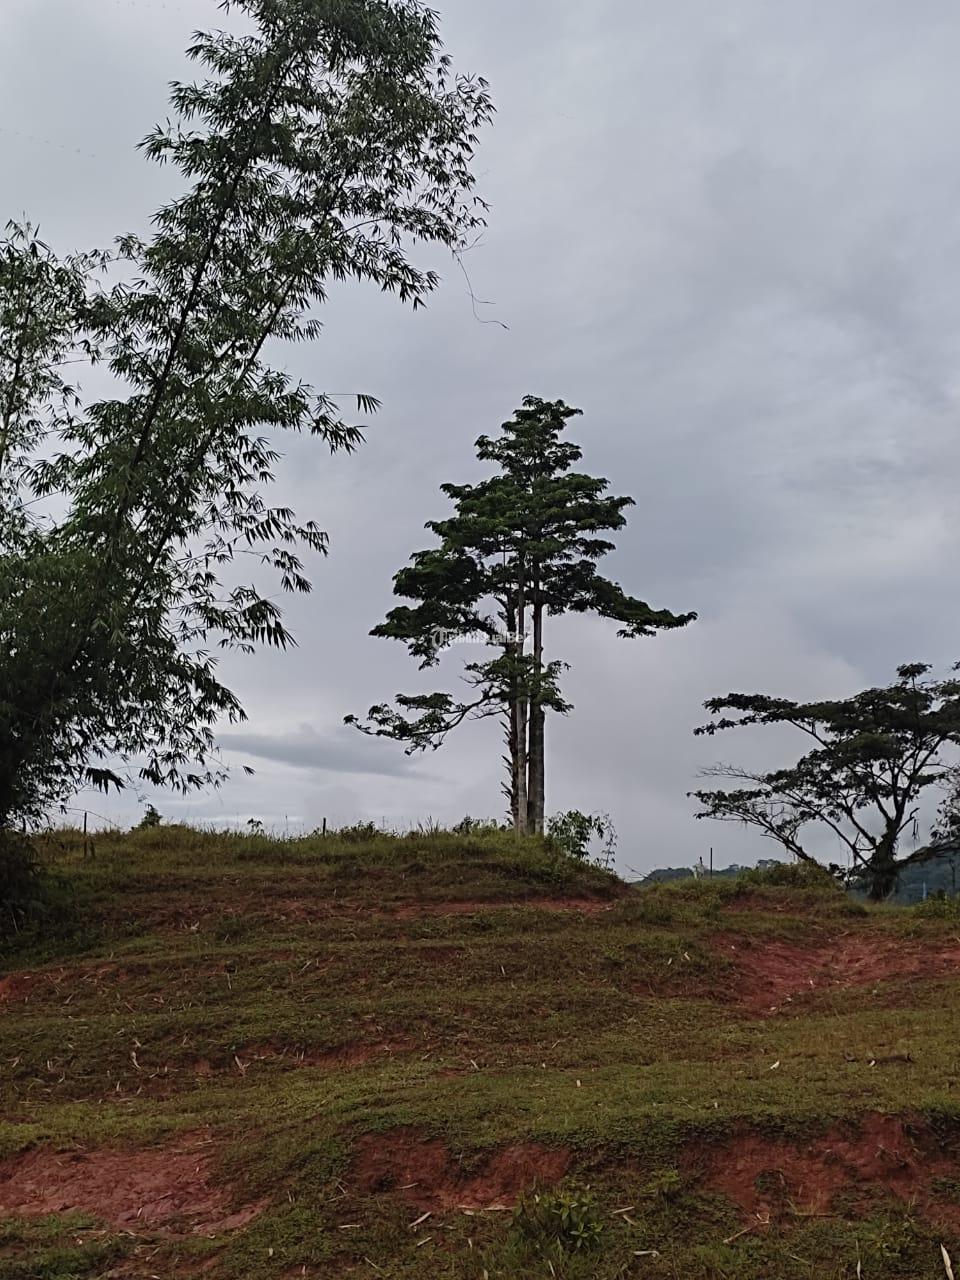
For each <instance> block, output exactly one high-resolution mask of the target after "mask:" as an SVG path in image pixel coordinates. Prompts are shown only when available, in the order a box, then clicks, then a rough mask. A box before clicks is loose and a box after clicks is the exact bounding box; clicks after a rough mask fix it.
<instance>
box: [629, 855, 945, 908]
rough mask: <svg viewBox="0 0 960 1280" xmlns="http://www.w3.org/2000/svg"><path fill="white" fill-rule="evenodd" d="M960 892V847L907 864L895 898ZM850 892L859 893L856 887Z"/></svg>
mask: <svg viewBox="0 0 960 1280" xmlns="http://www.w3.org/2000/svg"><path fill="white" fill-rule="evenodd" d="M782 865H784V863H783V860H782V859H779V858H761V859H760V861H759V862H758V863H757V864H756V866H757V867H758V868H760V869H765V868H767V867H776V866H782ZM746 870H748V868H747V867H741V866H739V865H738V864H737V863H736V862H733V863H731V864H730V865H729V866H728V867H715V868H714V870H713V873H712V874H713V875H714V876H727V877H729V876H738V875H739V874H740V873H741V871H746ZM710 874H711V873H710V872H709V871H707V872H706V875H707V876H709V875H710ZM694 875H695V872H694V868H693V867H658V868H657V869H656V870H655V871H651V872H650V874H649V875H647V876H644V877H643V878H642V879H640V880H635V881H633V883H634V884H644V885H651V884H663V883H666V882H667V881H670V880H692V879H693V878H694ZM958 891H960V849H958V850H956V851H954V852H953V853H950V854H944V856H943V857H940V858H933V859H931V860H930V861H929V862H917V863H914V864H912V865H911V866H907V867H904V869H903V871H902V872H901V873H900V880H899V883H898V885H897V891H896V893H895V894H894V895H893V898H892V901H893V902H894V903H895V904H896V905H897V906H911V905H913V904H914V903H917V902H923V901H924V900H925V899H926V898H932V897H935V896H936V895H937V894H944V895H946V896H947V897H948V898H954V897H956V896H957V893H958ZM851 892H853V893H856V890H851ZM858 896H860V895H858Z"/></svg>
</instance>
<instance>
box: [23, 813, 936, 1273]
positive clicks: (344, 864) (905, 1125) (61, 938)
mask: <svg viewBox="0 0 960 1280" xmlns="http://www.w3.org/2000/svg"><path fill="white" fill-rule="evenodd" d="M45 856H46V859H47V862H48V865H49V866H50V868H51V870H52V871H53V872H54V874H57V875H60V876H63V877H64V879H65V881H66V882H67V883H69V885H70V886H71V890H70V905H69V907H68V906H65V905H63V903H64V902H65V901H66V895H61V899H62V901H61V906H60V908H59V912H60V914H59V915H58V916H57V917H56V918H55V919H52V920H49V921H48V922H47V924H46V926H45V928H43V929H42V930H40V931H39V933H37V934H32V933H30V932H22V933H20V934H17V935H14V936H13V937H9V936H8V937H7V938H6V940H5V943H4V951H3V953H2V970H0V972H2V977H0V1120H2V1124H0V1280H34V1278H35V1277H37V1278H39V1277H46V1278H48V1280H67V1278H68V1277H69V1278H71V1280H72V1278H73V1277H76V1278H78V1280H79V1278H81V1277H84V1278H86V1277H108V1276H112V1277H151V1276H159V1277H162V1278H163V1280H167V1277H187V1276H210V1277H212V1278H213V1280H261V1278H262V1280H268V1278H271V1280H272V1278H274V1277H277V1278H280V1277H284V1278H286V1277H295V1276H304V1277H314V1278H321V1277H322V1278H328V1277H329V1278H333V1277H339V1276H352V1275H356V1276H365V1277H370V1278H371V1280H373V1278H374V1277H378V1276H379V1277H385V1278H386V1277H407V1276H409V1277H423V1278H424V1280H427V1278H428V1277H429V1278H431V1280H433V1278H444V1277H468V1278H474V1280H485V1278H486V1280H493V1278H494V1277H514V1276H530V1277H558V1276H559V1277H568V1278H570V1280H575V1278H576V1277H581V1276H583V1277H585V1276H591V1277H594V1276H595V1277H599V1278H600V1280H606V1278H613V1277H628V1276H638V1277H650V1278H651V1280H675V1278H678V1277H683V1278H684V1280H686V1277H688V1276H689V1277H693V1276H697V1277H705V1278H709V1280H713V1278H718V1280H719V1278H720V1277H723V1278H725V1280H727V1278H729V1280H734V1278H736V1280H779V1278H780V1277H784V1278H786V1280H793V1278H794V1277H796V1278H797V1280H800V1278H801V1277H803V1278H807V1277H835V1278H836V1280H845V1278H849V1280H853V1278H854V1277H858V1276H859V1277H860V1278H861V1280H879V1278H880V1277H911V1278H915V1280H925V1278H927V1277H941V1278H942V1277H943V1276H944V1275H945V1274H946V1271H945V1264H944V1261H943V1254H942V1252H941V1246H943V1247H945V1248H946V1250H947V1252H948V1254H952V1255H953V1256H954V1257H955V1258H956V1259H957V1260H958V1263H960V1125H958V1118H960V1048H958V1045H960V1036H958V1029H960V1018H958V1013H957V1010H958V1006H960V1001H958V997H960V917H957V916H956V915H954V914H953V913H952V912H951V911H950V910H949V908H948V906H946V905H944V906H940V905H934V906H928V908H927V909H926V910H923V909H910V910H884V909H880V908H877V909H874V908H869V909H868V908H865V907H862V906H860V905H859V904H857V903H854V902H852V901H851V900H849V899H848V898H846V897H844V896H843V895H842V894H840V893H839V892H838V891H836V890H835V889H833V888H832V887H831V886H829V885H827V884H824V883H821V882H819V881H816V880H809V879H804V878H797V879H796V882H795V883H791V884H784V885H776V884H770V883H765V882H764V881H763V879H762V877H747V878H746V879H745V880H743V881H739V882H734V881H726V880H724V881H712V882H709V883H700V884H694V883H692V882H680V883H678V884H672V885H664V886H660V887H657V888H654V889H650V890H636V889H628V888H627V887H626V886H624V885H622V884H621V883H620V882H619V881H617V880H616V879H615V878H613V877H612V876H610V875H608V874H607V873H605V872H603V871H600V870H597V869H595V868H590V867H585V866H582V865H580V864H578V863H575V862H573V861H570V860H568V859H564V858H560V857H557V856H555V855H554V854H552V853H551V852H550V851H549V850H547V849H546V848H545V847H543V846H542V845H540V844H538V843H537V842H533V841H531V842H529V844H525V845H523V846H518V845H517V844H516V843H515V842H514V841H513V839H512V837H510V836H507V835H503V834H500V833H487V834H483V833H480V834H476V835H470V834H468V835H457V836H455V835H450V834H446V835H445V834H442V833H440V834H437V833H434V834H429V833H426V834H423V835H419V836H412V837H405V838H402V839H399V838H394V837H388V836H377V835H371V834H370V833H369V832H368V833H356V834H354V835H351V834H350V833H347V834H345V835H331V836H327V837H325V838H324V837H319V836H316V837H309V838H306V839H303V840H293V841H289V840H287V841H284V840H273V839H270V838H267V837H264V836H258V835H251V836H225V835H222V834H213V833H200V832H194V831H188V830H186V829H183V828H176V827H158V828H154V829H151V830H146V831H141V832H135V833H132V834H129V835H123V836H121V835H115V836H108V837H100V838H98V840H97V843H96V850H95V854H94V856H93V857H92V858H90V857H87V858H84V857H83V853H82V842H81V840H80V839H79V837H77V836H75V835H74V834H73V833H69V832H64V833H61V834H60V835H58V836H57V837H55V838H51V840H50V841H49V844H48V847H47V849H46V855H45ZM858 1268H859V1270H858ZM957 1269H958V1274H960V1265H958V1268H957Z"/></svg>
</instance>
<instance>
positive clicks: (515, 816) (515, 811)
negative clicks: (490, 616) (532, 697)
mask: <svg viewBox="0 0 960 1280" xmlns="http://www.w3.org/2000/svg"><path fill="white" fill-rule="evenodd" d="M501 616H502V618H503V625H504V628H505V633H506V636H507V637H508V639H507V642H506V648H507V652H508V653H513V650H514V644H515V640H514V637H515V636H516V632H517V614H516V610H515V609H514V607H513V604H512V602H511V601H510V600H509V599H508V600H507V602H506V603H505V604H504V607H503V613H502V615H501ZM508 693H509V696H508V700H507V709H506V714H505V715H504V722H505V724H506V732H505V734H504V740H505V742H506V744H507V754H506V755H505V756H504V757H503V763H504V765H505V766H506V770H507V781H506V782H505V783H504V784H503V794H504V795H505V796H506V798H507V803H508V805H509V812H510V820H511V822H512V823H513V829H514V832H515V833H516V834H517V835H519V834H520V775H519V770H518V767H517V743H518V738H519V730H518V718H517V716H518V700H517V681H516V677H514V678H513V680H512V681H511V687H510V689H509V691H508Z"/></svg>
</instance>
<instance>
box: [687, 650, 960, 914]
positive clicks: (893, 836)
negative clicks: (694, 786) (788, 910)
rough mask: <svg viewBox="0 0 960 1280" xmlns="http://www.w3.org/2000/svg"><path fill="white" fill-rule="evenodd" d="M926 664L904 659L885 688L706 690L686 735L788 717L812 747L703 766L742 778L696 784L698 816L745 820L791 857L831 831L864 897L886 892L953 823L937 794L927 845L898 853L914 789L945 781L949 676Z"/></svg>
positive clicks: (951, 707)
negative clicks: (813, 693) (830, 696)
mask: <svg viewBox="0 0 960 1280" xmlns="http://www.w3.org/2000/svg"><path fill="white" fill-rule="evenodd" d="M930 670H931V668H930V667H929V666H927V665H926V664H923V663H915V664H913V665H911V666H903V667H900V668H898V671H897V679H896V680H895V681H894V683H893V684H891V685H888V686H887V687H885V688H879V689H866V690H864V692H863V693H858V694H856V695H854V697H852V698H842V699H837V700H832V701H831V700H825V701H820V702H792V701H790V700H789V699H787V698H773V697H769V696H767V695H766V694H762V693H731V694H728V695H727V696H726V697H724V698H712V699H711V700H710V701H709V702H708V703H706V708H707V710H708V711H710V712H712V714H713V715H714V716H715V717H716V719H715V720H713V721H712V722H711V723H710V724H707V725H703V726H702V727H701V728H699V729H696V730H695V732H696V733H697V734H706V735H710V736H712V735H713V734H715V733H719V732H721V731H723V730H726V729H733V728H737V727H740V726H743V725H769V724H774V725H789V726H790V727H791V728H794V729H796V730H798V732H800V733H801V734H803V735H804V736H805V738H806V739H807V741H808V744H809V745H810V748H811V749H810V750H809V751H808V752H807V754H806V755H804V756H802V757H801V758H800V759H799V760H798V761H797V763H796V764H795V765H793V766H792V767H790V768H784V769H776V770H773V771H771V772H754V771H753V770H749V769H741V768H737V767H736V766H733V765H716V766H714V767H713V768H712V769H709V770H707V772H706V776H707V777H713V778H723V779H727V780H730V781H734V782H741V783H746V786H741V787H736V788H734V789H732V790H727V789H722V790H716V791H706V790H703V791H695V792H694V793H693V794H694V796H695V797H696V798H697V800H699V801H700V803H701V805H702V806H703V808H702V810H701V811H700V813H698V814H697V817H698V818H717V819H719V820H721V821H726V822H740V823H743V824H744V825H745V826H750V827H754V828H756V829H757V830H759V831H760V832H762V834H763V835H765V836H767V837H769V838H770V839H772V840H775V841H776V842H777V843H778V844H780V845H781V846H782V847H783V848H784V849H785V850H786V851H787V852H788V853H790V854H792V855H793V856H794V857H795V858H797V859H799V860H800V861H802V862H809V863H818V862H821V861H823V859H822V858H821V857H820V856H819V853H818V844H822V843H823V840H824V837H825V836H826V837H829V838H830V839H832V840H838V841H839V842H840V845H841V847H842V848H843V849H844V850H845V851H846V853H847V855H848V856H849V859H850V863H851V872H852V874H851V879H852V880H854V881H855V882H857V883H864V882H865V883H866V885H867V889H868V892H869V894H870V896H871V897H872V898H874V899H877V900H880V899H882V898H885V897H887V895H888V894H890V893H892V892H893V890H894V889H895V888H896V884H897V878H898V876H899V873H900V869H901V868H902V867H904V866H907V865H908V864H910V863H916V862H921V861H924V860H926V859H929V858H932V857H936V856H938V855H939V853H941V852H942V851H943V849H944V848H945V847H950V844H951V839H952V838H953V837H954V836H955V835H956V834H957V833H958V832H960V823H958V822H957V821H956V819H955V816H954V815H955V812H956V811H955V809H954V807H953V805H952V804H951V802H949V801H948V803H947V804H946V805H945V807H944V809H943V811H942V812H941V818H940V822H939V825H938V829H937V830H935V831H934V833H933V838H932V843H931V844H929V845H926V846H924V847H923V848H919V849H916V850H914V851H913V852H912V853H908V854H903V855H901V854H900V841H901V838H902V836H903V835H904V832H906V831H907V830H908V829H911V828H914V827H915V824H916V823H917V822H918V818H919V809H918V801H919V800H920V797H921V796H922V794H923V793H924V792H925V791H926V790H927V788H928V787H931V786H936V787H946V786H948V785H949V784H950V782H951V781H952V780H955V779H956V767H955V751H956V748H957V746H960V677H958V676H957V675H955V674H954V675H951V676H949V677H948V678H947V679H945V680H933V679H931V678H930V677H929V672H930ZM953 670H954V672H957V671H960V666H958V667H955V668H954V669H953ZM832 870H834V872H840V868H839V867H833V868H832Z"/></svg>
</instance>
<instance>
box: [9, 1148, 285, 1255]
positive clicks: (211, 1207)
mask: <svg viewBox="0 0 960 1280" xmlns="http://www.w3.org/2000/svg"><path fill="white" fill-rule="evenodd" d="M211 1156H212V1144H211V1140H210V1139H209V1138H206V1137H204V1136H203V1135H198V1134H194V1135H192V1136H191V1137H189V1138H185V1139H183V1140H182V1141H181V1142H180V1143H178V1145H177V1146H175V1147H172V1148H171V1147H168V1148H165V1149H151V1150H147V1151H107V1150H99V1151H69V1152H57V1151H51V1150H49V1149H47V1148H38V1149H36V1150H33V1151H27V1152H25V1153H23V1154H22V1155H18V1156H13V1157H12V1158H11V1159H9V1160H4V1161H0V1214H4V1213H6V1214H20V1215H23V1216H30V1217H32V1216H38V1215H43V1214H49V1213H70V1212H72V1211H79V1212H83V1213H89V1214H92V1215H93V1216H94V1217H96V1218H98V1219H100V1220H101V1221H103V1222H106V1223H109V1224H110V1226H113V1227H117V1228H120V1229H125V1230H132V1231H137V1230H144V1231H153V1232H158V1231H159V1232H162V1233H165V1234H169V1233H176V1234H183V1233H187V1232H191V1231H194V1232H197V1231H202V1232H204V1233H206V1234H210V1235H214V1234H218V1233H220V1232H221V1231H230V1230H232V1229H234V1228H236V1227H243V1226H246V1224H247V1223H248V1222H250V1221H251V1220H252V1219H253V1218H254V1217H256V1215H257V1214H258V1213H259V1212H260V1210H261V1208H262V1207H263V1206H262V1204H253V1205H247V1206H246V1207H244V1208H242V1209H239V1210H237V1209H235V1208H234V1207H233V1196H232V1194H231V1191H230V1188H229V1187H225V1186H222V1185H214V1184H213V1182H212V1175H211Z"/></svg>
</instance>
